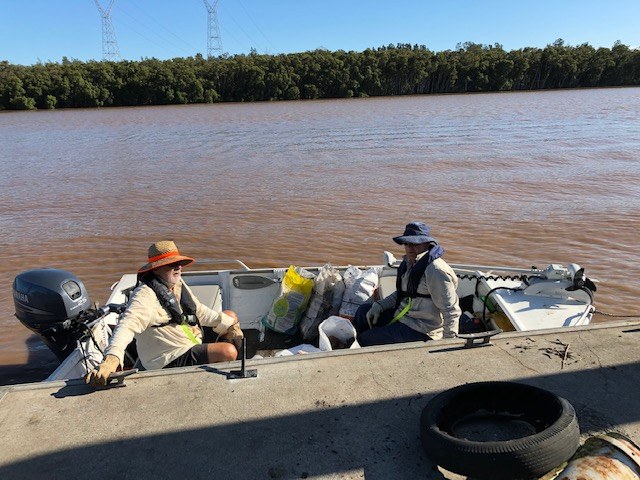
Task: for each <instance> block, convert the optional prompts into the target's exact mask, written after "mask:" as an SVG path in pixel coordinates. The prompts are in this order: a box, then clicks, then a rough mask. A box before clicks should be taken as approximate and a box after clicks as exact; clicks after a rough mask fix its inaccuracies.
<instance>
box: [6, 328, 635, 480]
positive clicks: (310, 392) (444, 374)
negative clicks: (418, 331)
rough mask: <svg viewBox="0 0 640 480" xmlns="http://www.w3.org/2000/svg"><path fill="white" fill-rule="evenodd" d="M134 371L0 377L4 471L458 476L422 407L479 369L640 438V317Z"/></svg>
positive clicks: (10, 474)
mask: <svg viewBox="0 0 640 480" xmlns="http://www.w3.org/2000/svg"><path fill="white" fill-rule="evenodd" d="M463 343H464V342H462V341H460V340H446V341H442V342H428V343H414V344H406V345H396V346H389V347H374V348H367V349H360V350H342V351H338V352H333V353H322V354H308V355H305V356H303V355H299V356H297V357H279V358H270V359H263V360H249V361H247V368H251V369H257V371H258V376H257V378H249V379H236V380H229V379H227V375H226V373H227V372H229V371H230V370H237V369H238V368H239V362H233V363H231V364H216V365H208V366H202V367H190V368H185V369H172V370H165V371H160V372H142V373H138V374H134V375H131V376H130V377H128V378H127V379H126V382H125V385H126V386H124V387H120V388H109V389H106V390H94V389H92V388H90V387H87V386H84V385H77V384H75V385H74V382H55V383H49V384H28V385H16V386H8V387H0V433H1V436H2V447H1V448H0V478H2V479H19V478H20V479H21V478H29V479H38V478H42V479H45V478H46V479H70V478H73V479H82V478H87V479H89V478H90V479H96V478H131V479H147V478H148V479H151V478H153V479H158V478H162V479H164V478H189V479H194V478H195V479H199V478H202V479H205V478H206V479H214V478H215V479H218V478H219V479H298V478H314V479H334V478H340V479H343V478H346V479H351V478H353V479H356V478H366V479H368V480H370V479H374V480H376V479H378V480H382V479H385V480H386V479H394V478H398V479H425V478H434V479H442V478H462V477H459V476H456V475H453V474H450V473H448V472H443V471H440V470H439V469H437V467H436V466H434V465H432V464H431V463H430V462H429V460H428V459H427V457H426V455H425V454H424V452H423V451H422V448H421V444H420V438H419V436H420V433H419V418H420V413H421V411H422V409H423V407H424V406H425V405H426V403H427V402H428V401H429V399H430V398H432V397H433V396H434V395H435V394H437V393H439V392H441V391H443V390H445V389H449V388H452V387H454V386H457V385H460V384H464V383H468V382H476V381H489V380H509V381H519V382H524V383H528V384H531V385H536V386H539V387H542V388H546V389H548V390H550V391H552V392H554V393H556V394H558V395H560V396H562V397H565V398H566V399H568V400H569V401H570V402H571V403H572V404H573V406H574V407H575V409H576V412H577V415H578V420H579V423H580V427H581V432H582V435H583V437H585V438H586V437H587V436H589V435H592V434H595V433H600V432H604V431H610V430H615V431H618V432H620V433H623V434H624V435H627V436H628V437H630V438H631V439H632V440H634V441H636V442H637V441H638V439H639V438H640V402H639V401H638V388H639V387H638V386H639V385H640V323H617V324H605V325H592V326H589V327H582V328H576V329H573V330H571V329H563V330H561V331H558V330H555V331H541V332H537V333H536V334H530V333H529V334H526V333H516V332H514V333H510V334H502V335H500V336H498V337H494V339H493V341H492V343H493V345H490V346H483V347H476V348H471V349H466V348H463Z"/></svg>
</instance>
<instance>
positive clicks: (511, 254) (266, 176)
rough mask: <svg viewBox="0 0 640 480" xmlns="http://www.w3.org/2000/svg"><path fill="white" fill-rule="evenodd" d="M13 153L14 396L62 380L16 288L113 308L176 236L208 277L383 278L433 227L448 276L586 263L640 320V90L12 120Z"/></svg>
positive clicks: (2, 216)
mask: <svg viewBox="0 0 640 480" xmlns="http://www.w3.org/2000/svg"><path fill="white" fill-rule="evenodd" d="M0 138H1V143H0V145H1V147H0V169H1V171H2V174H1V175H0V283H1V288H0V312H1V314H0V384H2V383H12V382H16V381H18V380H37V379H39V378H42V377H44V376H46V374H47V373H48V372H50V371H51V370H52V369H53V368H54V367H55V365H56V361H55V359H54V357H53V355H52V354H50V353H49V352H48V350H47V349H46V347H44V346H43V345H42V344H41V343H40V342H39V341H38V340H37V338H36V337H35V336H33V335H31V334H30V332H29V331H28V330H27V329H26V328H25V327H23V326H22V325H21V324H20V323H19V322H18V321H17V319H16V318H15V317H14V316H13V311H14V310H13V300H12V295H11V285H12V281H13V278H14V277H15V276H16V275H17V274H18V273H20V272H21V271H24V270H27V269H31V268H41V267H55V268H63V269H66V270H69V271H71V272H73V273H75V274H76V275H77V276H78V277H79V278H80V279H81V280H82V281H83V282H84V284H85V286H86V287H87V289H88V291H89V294H90V296H91V299H92V300H93V301H96V302H104V301H105V300H106V299H107V296H108V287H109V286H110V285H111V284H112V283H113V282H115V281H116V280H117V279H118V278H119V277H120V275H121V274H122V273H125V272H129V273H133V272H135V270H136V269H137V268H138V267H140V266H141V265H142V264H144V263H145V262H146V251H147V247H148V245H149V244H151V243H153V242H154V241H157V240H161V239H173V240H175V241H176V243H177V244H178V246H179V248H180V250H181V252H182V253H184V254H187V255H190V256H194V257H195V258H196V260H197V263H196V264H195V265H194V267H201V268H204V267H212V268H213V267H216V266H219V265H217V264H215V263H214V262H213V259H216V258H239V259H241V260H243V261H244V262H245V263H247V264H248V265H249V266H253V267H261V266H262V267H264V266H286V265H289V264H296V265H315V264H323V263H326V262H331V263H333V264H334V265H346V264H367V263H381V260H382V252H383V250H385V249H387V250H390V251H392V252H394V253H396V254H398V255H399V254H401V251H400V250H399V249H398V247H397V246H396V245H395V244H394V243H393V242H392V241H391V237H392V236H393V235H397V234H399V233H400V232H402V229H403V226H404V225H405V223H407V222H409V221H412V220H416V219H419V220H423V221H426V222H428V223H429V224H430V225H431V227H432V234H433V235H434V236H435V237H436V238H438V240H439V241H440V243H441V244H442V245H443V246H444V247H445V249H446V250H447V253H446V256H445V258H446V259H448V260H449V261H450V262H452V263H478V264H489V265H495V264H500V265H509V266H515V267H519V266H525V267H528V266H531V265H536V266H538V267H541V268H543V267H546V266H547V265H548V264H549V263H561V264H565V265H566V264H567V263H570V262H575V263H578V264H580V265H582V266H583V267H585V268H586V271H587V275H589V276H590V277H591V278H595V279H597V280H599V281H600V283H598V292H597V294H596V302H597V303H596V305H597V309H598V310H599V311H602V312H605V313H608V314H612V315H635V314H638V313H639V311H640V308H638V306H637V304H636V303H637V302H636V298H637V296H638V290H639V289H640V280H639V277H640V276H639V275H638V264H640V253H639V252H638V247H639V241H638V232H640V163H639V161H640V88H624V89H593V90H567V91H543V92H522V93H498V94H478V95H442V96H408V97H386V98H371V99H352V100H326V101H324V100H323V101H294V102H279V103H246V104H216V105H193V106H166V107H138V108H117V109H116V108H114V109H87V110H60V111H38V112H3V113H0ZM596 318H597V321H610V320H611V319H613V318H614V317H606V316H600V315H598V316H597V317H596Z"/></svg>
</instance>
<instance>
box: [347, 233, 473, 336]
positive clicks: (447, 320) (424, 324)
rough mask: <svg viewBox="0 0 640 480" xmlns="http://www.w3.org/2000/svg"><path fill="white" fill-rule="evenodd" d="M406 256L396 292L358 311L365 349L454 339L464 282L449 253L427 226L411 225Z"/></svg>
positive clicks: (402, 241)
mask: <svg viewBox="0 0 640 480" xmlns="http://www.w3.org/2000/svg"><path fill="white" fill-rule="evenodd" d="M393 241H394V242H396V243H397V244H398V245H403V246H404V250H405V256H404V258H403V260H402V263H401V264H400V266H399V267H398V273H397V276H396V291H395V292H393V293H392V294H391V295H389V296H387V297H385V298H383V299H381V300H378V301H376V302H374V303H372V304H371V303H365V304H363V305H361V306H360V307H359V308H358V311H357V312H356V315H355V318H354V320H353V325H354V326H355V328H356V331H357V333H358V343H359V344H360V345H361V346H363V347H366V346H370V345H385V344H389V343H404V342H416V341H424V340H439V339H441V338H443V337H444V338H452V337H455V336H456V334H457V333H458V321H459V319H460V315H461V314H462V311H461V309H460V306H459V302H458V294H457V293H456V288H457V286H458V277H457V276H456V274H455V272H454V271H453V269H452V268H451V267H450V266H449V264H448V263H447V262H446V261H445V260H444V259H443V258H442V256H443V255H444V248H442V246H441V245H440V244H439V243H438V241H437V240H436V239H435V238H434V237H432V236H431V230H430V228H429V226H428V225H427V224H426V223H424V222H418V221H416V222H411V223H408V224H407V225H406V227H405V229H404V233H403V234H402V235H398V236H397V237H393Z"/></svg>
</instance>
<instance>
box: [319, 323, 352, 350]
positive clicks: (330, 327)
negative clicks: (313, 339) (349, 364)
mask: <svg viewBox="0 0 640 480" xmlns="http://www.w3.org/2000/svg"><path fill="white" fill-rule="evenodd" d="M318 334H319V336H320V338H319V340H318V346H319V347H320V350H322V351H324V352H330V351H332V350H338V349H340V348H360V344H359V343H358V340H357V334H356V328H355V327H354V326H353V325H352V324H351V322H350V321H349V320H347V319H346V318H342V317H337V316H335V315H334V316H331V317H329V318H327V319H326V320H324V321H323V322H322V323H321V324H320V326H319V327H318Z"/></svg>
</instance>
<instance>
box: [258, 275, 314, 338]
mask: <svg viewBox="0 0 640 480" xmlns="http://www.w3.org/2000/svg"><path fill="white" fill-rule="evenodd" d="M313 278H314V275H313V273H311V272H309V271H307V270H305V269H304V268H301V267H294V266H293V265H291V266H290V267H289V269H288V270H287V273H285V275H284V278H283V279H282V285H281V286H280V294H279V295H278V297H277V298H276V299H275V300H274V301H273V304H272V305H271V309H270V310H269V313H268V314H267V315H266V316H265V317H263V319H262V323H263V324H264V325H265V326H266V327H268V328H270V329H271V330H273V331H275V332H278V333H286V334H288V335H292V334H294V333H295V332H296V330H297V328H298V323H299V322H300V319H301V318H302V315H303V314H304V311H305V310H306V308H307V304H308V303H309V299H310V298H311V290H312V289H313Z"/></svg>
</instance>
